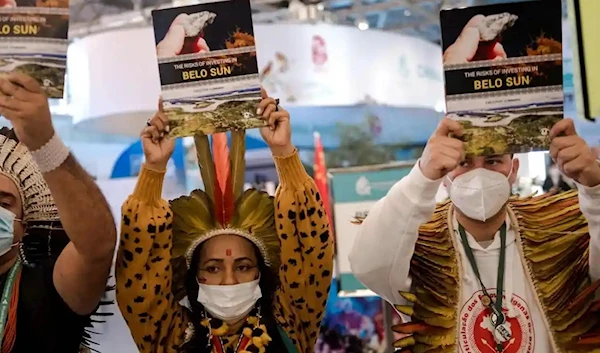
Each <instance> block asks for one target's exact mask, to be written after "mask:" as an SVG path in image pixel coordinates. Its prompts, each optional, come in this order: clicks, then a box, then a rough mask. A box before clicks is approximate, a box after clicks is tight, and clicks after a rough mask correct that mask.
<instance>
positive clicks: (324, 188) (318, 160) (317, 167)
mask: <svg viewBox="0 0 600 353" xmlns="http://www.w3.org/2000/svg"><path fill="white" fill-rule="evenodd" d="M313 169H314V174H315V175H314V179H315V184H317V189H318V190H319V194H321V200H322V201H323V208H325V211H326V212H327V218H328V219H329V224H330V225H331V231H333V219H332V218H331V205H330V203H329V186H328V183H327V166H326V165H325V151H324V150H323V143H322V142H321V136H320V135H319V134H318V133H315V161H314V166H313Z"/></svg>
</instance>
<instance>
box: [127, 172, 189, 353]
mask: <svg viewBox="0 0 600 353" xmlns="http://www.w3.org/2000/svg"><path fill="white" fill-rule="evenodd" d="M163 178H164V171H156V170H152V169H150V168H149V167H147V166H143V167H142V170H141V172H140V175H139V177H138V182H137V186H136V188H135V191H134V192H133V195H131V196H130V197H129V199H128V200H127V201H126V202H125V204H124V205H123V209H122V214H123V216H122V222H121V240H120V242H119V252H118V257H117V263H116V269H115V274H116V280H117V302H118V303H119V309H121V313H122V314H123V317H124V318H125V321H126V322H127V325H128V326H129V330H130V331H131V335H132V337H133V339H134V341H135V343H136V344H137V347H138V349H139V351H140V352H142V353H146V352H147V353H162V352H174V351H175V350H173V348H172V347H179V346H180V345H181V343H182V340H183V333H184V332H185V328H186V326H187V316H186V314H184V311H183V308H182V307H181V306H180V305H179V303H177V302H176V301H175V300H174V298H173V295H172V294H171V282H172V278H173V273H172V269H171V265H170V261H171V245H172V244H171V234H172V231H171V224H172V220H173V216H172V214H171V209H170V207H169V204H168V203H167V202H166V201H164V200H162V199H161V191H162V182H163Z"/></svg>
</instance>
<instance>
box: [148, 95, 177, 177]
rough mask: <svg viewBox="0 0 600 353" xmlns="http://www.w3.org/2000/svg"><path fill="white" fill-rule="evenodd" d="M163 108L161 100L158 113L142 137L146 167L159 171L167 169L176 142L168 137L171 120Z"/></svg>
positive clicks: (149, 122) (150, 120)
mask: <svg viewBox="0 0 600 353" xmlns="http://www.w3.org/2000/svg"><path fill="white" fill-rule="evenodd" d="M162 106H163V105H162V100H159V102H158V111H157V112H156V114H154V116H153V117H152V118H150V119H149V120H148V123H147V124H146V125H147V126H146V127H145V128H144V129H143V130H142V134H141V135H140V138H141V140H142V147H143V149H144V156H145V157H146V166H148V167H149V168H150V169H154V170H157V171H163V170H165V169H166V168H167V164H168V163H169V159H170V158H171V155H172V154H173V150H174V149H175V140H174V139H171V138H168V137H166V133H167V132H169V120H168V119H167V116H166V115H165V113H164V112H163V109H162Z"/></svg>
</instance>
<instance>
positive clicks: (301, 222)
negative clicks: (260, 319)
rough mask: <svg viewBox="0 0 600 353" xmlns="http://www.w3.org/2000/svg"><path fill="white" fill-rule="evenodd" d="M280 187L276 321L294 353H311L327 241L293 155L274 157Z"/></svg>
mask: <svg viewBox="0 0 600 353" xmlns="http://www.w3.org/2000/svg"><path fill="white" fill-rule="evenodd" d="M275 164H276V166H277V171H278V173H279V181H280V185H279V188H278V189H277V193H276V196H275V202H276V225H277V233H278V235H279V239H280V242H281V268H280V271H279V277H280V281H281V285H280V287H279V289H278V291H277V293H276V296H275V313H276V319H277V322H278V323H279V324H280V325H281V327H282V328H283V329H284V330H285V331H286V332H287V334H288V336H289V338H290V339H291V340H292V342H293V343H294V344H295V345H296V348H297V349H298V352H299V353H308V352H313V351H314V346H315V343H316V341H317V336H318V334H319V327H320V325H321V320H322V318H323V315H324V312H325V305H326V303H327V294H328V293H329V286H330V284H331V278H332V271H333V237H332V236H331V234H330V227H329V221H328V219H327V215H326V213H325V209H324V208H323V202H322V200H321V196H320V195H319V192H318V191H317V187H316V185H315V182H314V180H313V179H312V178H311V177H310V176H309V175H308V174H307V173H306V171H305V170H304V166H303V165H302V162H301V161H300V158H299V157H298V153H297V152H296V153H294V154H293V155H291V156H289V157H286V158H275Z"/></svg>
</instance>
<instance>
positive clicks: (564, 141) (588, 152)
mask: <svg viewBox="0 0 600 353" xmlns="http://www.w3.org/2000/svg"><path fill="white" fill-rule="evenodd" d="M550 138H551V139H552V141H551V142H550V156H551V157H552V159H553V160H554V162H556V165H558V169H559V170H560V171H561V172H562V173H563V174H564V175H565V176H567V177H568V178H571V179H573V180H575V181H576V182H577V183H579V184H581V185H585V186H588V187H593V186H596V185H600V164H598V160H597V152H596V151H595V150H593V149H592V148H590V147H589V146H588V145H587V143H586V142H585V141H584V140H583V139H582V138H581V137H579V135H577V132H576V131H575V124H574V123H573V120H572V119H562V120H561V121H559V122H558V123H556V124H555V125H554V126H553V127H552V129H551V130H550Z"/></svg>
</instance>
